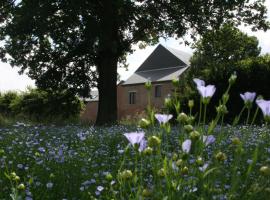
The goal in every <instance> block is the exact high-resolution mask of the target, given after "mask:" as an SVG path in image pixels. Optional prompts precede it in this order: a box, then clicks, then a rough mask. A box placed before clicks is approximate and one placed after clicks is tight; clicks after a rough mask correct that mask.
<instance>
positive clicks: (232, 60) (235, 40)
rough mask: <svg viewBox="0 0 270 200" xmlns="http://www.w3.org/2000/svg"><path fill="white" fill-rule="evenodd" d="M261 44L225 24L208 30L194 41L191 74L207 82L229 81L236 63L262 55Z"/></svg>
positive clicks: (252, 37) (254, 38)
mask: <svg viewBox="0 0 270 200" xmlns="http://www.w3.org/2000/svg"><path fill="white" fill-rule="evenodd" d="M258 45H259V41H258V39H257V38H256V37H254V36H248V35H247V34H245V33H243V32H242V31H240V30H239V29H238V28H236V27H234V26H233V25H230V24H225V25H223V26H222V27H221V28H220V29H218V30H213V31H209V32H207V33H206V34H204V35H203V37H202V38H201V39H200V40H199V41H198V42H196V43H195V44H194V46H193V47H194V48H195V52H194V54H193V56H192V58H191V69H190V72H189V74H190V76H196V77H201V78H203V79H205V80H206V81H207V80H209V81H214V82H220V81H219V80H227V78H228V77H229V76H230V75H231V74H232V73H233V72H234V71H235V66H236V63H237V62H239V61H241V60H244V59H246V58H252V57H257V56H259V54H260V52H261V48H260V47H259V46H258ZM225 85H226V81H225Z"/></svg>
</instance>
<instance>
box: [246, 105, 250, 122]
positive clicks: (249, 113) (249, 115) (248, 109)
mask: <svg viewBox="0 0 270 200" xmlns="http://www.w3.org/2000/svg"><path fill="white" fill-rule="evenodd" d="M249 116H250V108H248V114H247V120H246V125H248V121H249Z"/></svg>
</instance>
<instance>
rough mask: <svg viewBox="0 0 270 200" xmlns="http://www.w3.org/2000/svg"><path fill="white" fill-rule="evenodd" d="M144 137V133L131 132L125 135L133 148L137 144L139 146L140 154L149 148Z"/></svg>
mask: <svg viewBox="0 0 270 200" xmlns="http://www.w3.org/2000/svg"><path fill="white" fill-rule="evenodd" d="M144 135H145V133H144V132H131V133H125V134H124V136H125V137H126V138H127V139H128V141H129V142H130V144H132V146H135V144H138V145H139V151H140V152H141V151H143V150H144V149H145V148H146V146H147V141H146V140H145V138H144Z"/></svg>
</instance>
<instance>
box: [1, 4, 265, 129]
mask: <svg viewBox="0 0 270 200" xmlns="http://www.w3.org/2000/svg"><path fill="white" fill-rule="evenodd" d="M263 3H264V1H263V0H257V1H254V2H249V1H248V0H228V1H221V0H198V1H179V0H155V1H153V0H114V1H112V0H99V1H93V0H76V1H69V0H50V1H49V0H20V1H18V0H17V1H15V0H2V1H1V4H0V10H1V16H0V41H4V45H3V46H1V48H0V57H1V59H2V61H5V62H9V63H10V64H11V65H12V66H17V67H19V68H20V69H21V72H24V71H26V70H27V73H28V75H29V77H30V78H32V79H34V80H36V85H37V86H38V87H40V88H45V89H48V88H49V89H55V90H61V89H68V90H70V91H72V92H74V93H77V94H79V95H81V96H89V92H90V90H91V87H92V86H95V85H97V87H98V90H99V109H98V117H97V124H104V123H108V122H113V121H115V120H116V119H117V101H116V98H117V95H116V82H117V67H118V66H119V65H120V64H121V63H123V62H124V61H125V56H126V55H127V54H128V53H130V52H132V45H134V44H137V43H138V42H144V43H146V44H154V43H157V42H158V39H159V38H160V37H178V38H179V37H182V36H184V35H186V34H187V33H191V36H192V37H195V36H196V35H197V34H204V33H206V32H207V31H208V30H211V29H217V28H218V27H220V25H222V24H224V23H233V24H239V23H245V24H252V25H253V28H254V29H263V30H266V29H267V28H268V27H269V24H268V22H267V21H266V11H267V10H266V7H265V6H264V4H263Z"/></svg>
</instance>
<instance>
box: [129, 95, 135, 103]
mask: <svg viewBox="0 0 270 200" xmlns="http://www.w3.org/2000/svg"><path fill="white" fill-rule="evenodd" d="M135 103H136V92H129V104H135Z"/></svg>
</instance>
